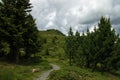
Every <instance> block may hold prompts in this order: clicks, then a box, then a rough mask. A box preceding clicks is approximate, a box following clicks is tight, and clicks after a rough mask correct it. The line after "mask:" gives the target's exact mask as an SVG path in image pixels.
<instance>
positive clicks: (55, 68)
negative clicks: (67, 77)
mask: <svg viewBox="0 0 120 80" xmlns="http://www.w3.org/2000/svg"><path fill="white" fill-rule="evenodd" d="M50 65H51V66H52V69H51V70H48V71H45V72H43V74H42V75H41V76H40V77H39V78H37V79H35V80H46V79H47V77H48V76H49V74H50V72H52V71H53V70H59V69H60V67H59V66H58V65H55V64H50Z"/></svg>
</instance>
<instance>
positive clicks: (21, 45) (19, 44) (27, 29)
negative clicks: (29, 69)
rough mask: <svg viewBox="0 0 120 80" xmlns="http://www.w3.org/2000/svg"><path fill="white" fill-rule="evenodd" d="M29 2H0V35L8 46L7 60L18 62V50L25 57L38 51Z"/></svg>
mask: <svg viewBox="0 0 120 80" xmlns="http://www.w3.org/2000/svg"><path fill="white" fill-rule="evenodd" d="M31 8H32V6H31V4H30V3H29V0H2V2H0V34H3V35H2V36H0V37H1V39H2V40H4V41H5V42H7V43H8V44H9V45H10V53H9V54H8V55H7V56H8V58H10V59H12V60H13V61H15V62H16V63H18V62H19V58H20V55H21V53H20V50H21V49H23V50H24V51H25V53H26V55H29V56H30V55H31V54H32V53H36V52H37V51H39V47H40V45H39V43H40V42H39V40H38V30H37V28H36V24H35V20H34V19H33V17H32V16H31V14H30V11H31ZM3 37H4V38H3Z"/></svg>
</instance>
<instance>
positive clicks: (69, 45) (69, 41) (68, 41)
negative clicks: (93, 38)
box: [65, 27, 74, 66]
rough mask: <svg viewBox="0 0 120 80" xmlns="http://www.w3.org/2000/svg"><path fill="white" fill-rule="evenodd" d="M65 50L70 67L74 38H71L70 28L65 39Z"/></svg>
mask: <svg viewBox="0 0 120 80" xmlns="http://www.w3.org/2000/svg"><path fill="white" fill-rule="evenodd" d="M65 44H66V48H65V52H66V54H67V55H68V57H69V65H70V66H72V64H73V54H74V46H73V44H74V37H73V32H72V28H71V27H70V30H69V32H68V36H67V37H66V41H65Z"/></svg>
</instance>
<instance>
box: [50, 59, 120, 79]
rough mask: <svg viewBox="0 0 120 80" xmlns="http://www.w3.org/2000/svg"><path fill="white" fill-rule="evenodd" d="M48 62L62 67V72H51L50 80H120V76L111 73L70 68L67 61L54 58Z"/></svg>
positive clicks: (75, 67)
mask: <svg viewBox="0 0 120 80" xmlns="http://www.w3.org/2000/svg"><path fill="white" fill-rule="evenodd" d="M48 60H49V61H50V62H52V63H54V64H57V65H59V66H60V67H61V69H60V70H58V71H53V72H51V74H50V75H49V79H48V80H120V77H119V76H117V75H113V74H111V73H107V72H104V73H103V72H99V71H95V72H92V70H91V69H87V68H80V67H77V66H69V65H68V61H67V60H59V59H53V58H48ZM118 72H119V71H118Z"/></svg>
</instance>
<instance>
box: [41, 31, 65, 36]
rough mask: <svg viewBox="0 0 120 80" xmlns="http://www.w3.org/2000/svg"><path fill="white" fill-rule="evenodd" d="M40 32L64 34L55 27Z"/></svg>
mask: <svg viewBox="0 0 120 80" xmlns="http://www.w3.org/2000/svg"><path fill="white" fill-rule="evenodd" d="M40 32H46V33H48V34H49V33H50V34H56V35H62V36H65V34H63V33H62V32H61V31H59V30H57V29H48V30H45V31H40Z"/></svg>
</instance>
